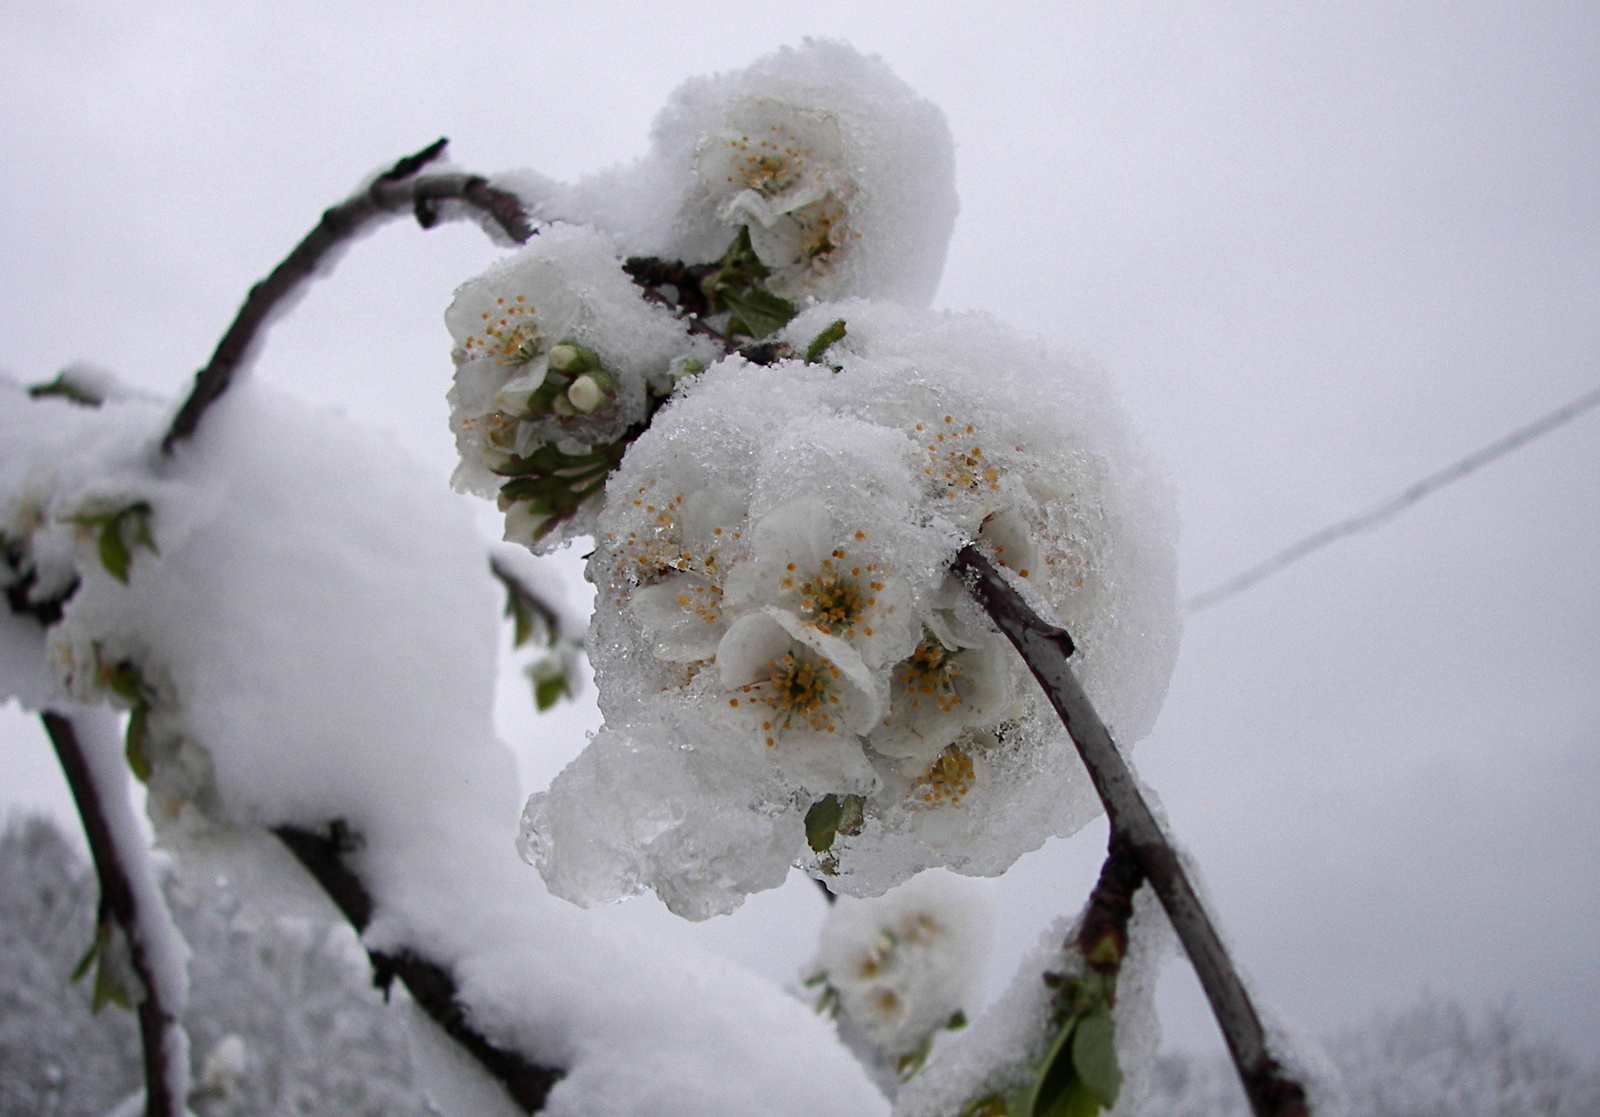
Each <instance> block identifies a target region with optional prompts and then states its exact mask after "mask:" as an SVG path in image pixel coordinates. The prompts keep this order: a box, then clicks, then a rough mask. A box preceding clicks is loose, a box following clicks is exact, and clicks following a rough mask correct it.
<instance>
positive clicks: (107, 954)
mask: <svg viewBox="0 0 1600 1117" xmlns="http://www.w3.org/2000/svg"><path fill="white" fill-rule="evenodd" d="M41 718H42V720H43V721H44V727H45V731H46V732H47V733H48V734H49V735H50V742H51V744H52V745H54V746H55V750H56V756H57V758H58V759H59V760H60V761H61V771H62V772H63V774H64V775H65V776H66V779H67V785H68V786H69V787H70V788H71V790H72V797H73V800H74V802H75V803H76V804H77V808H78V815H79V817H80V818H81V819H82V820H83V832H84V837H85V838H86V839H87V840H88V843H89V852H90V854H91V855H92V856H93V858H94V865H95V872H96V874H97V875H98V877H99V880H100V910H101V916H100V929H99V931H98V932H97V934H96V938H95V945H94V946H93V947H91V949H90V953H89V954H88V955H86V956H85V958H84V963H83V966H82V967H80V968H86V967H87V965H88V964H90V963H93V964H95V965H96V967H97V973H96V975H95V983H96V992H95V1000H96V1004H97V1005H98V1004H100V1003H103V1001H102V995H104V997H107V998H109V999H114V1000H132V1001H134V1002H136V1003H135V1005H134V1006H133V1007H134V1008H135V1011H136V1013H137V1015H138V1018H139V1039H140V1041H141V1043H142V1045H143V1048H144V1078H145V1109H144V1112H145V1114H146V1117H181V1115H182V1114H184V1113H185V1112H186V1111H187V1106H186V1102H185V1099H186V1095H187V1093H188V1083H189V1040H188V1037H187V1035H186V1034H185V1033H184V1030H183V1025H182V1024H181V1023H180V1022H179V1019H178V1016H179V1013H180V1012H181V1011H182V1009H183V1003H184V1001H185V1000H186V993H187V989H186V987H185V986H186V982H185V966H186V965H187V958H188V947H187V946H186V945H185V944H184V942H183V939H182V937H181V936H180V935H179V932H178V930H177V927H176V926H175V925H174V924H173V922H172V917H171V914H170V913H169V912H168V911H167V908H166V905H165V903H164V902H163V900H162V898H161V892H160V889H159V888H158V887H157V885H156V879H155V872H154V870H153V868H152V866H151V864H150V859H149V855H148V853H147V851H146V849H145V845H144V839H143V836H142V835H141V834H140V833H139V830H138V827H137V825H136V824H135V822H134V816H133V808H132V805H131V804H130V803H129V801H128V794H127V790H128V789H127V782H128V777H127V770H126V769H125V768H124V766H123V764H122V758H121V756H120V751H121V750H120V749H118V748H117V747H116V745H117V737H118V734H117V732H116V726H115V720H114V719H115V715H113V714H112V713H111V712H110V711H109V710H93V711H82V712H80V713H77V714H75V715H73V716H72V717H68V716H67V715H65V714H61V713H58V712H56V711H54V710H46V711H44V713H43V714H42V715H41ZM124 967H126V969H128V970H131V971H132V974H131V976H132V977H133V979H134V982H133V984H136V986H137V987H136V988H134V989H128V988H126V987H124V986H123V985H122V983H121V981H120V980H119V977H120V976H121V975H119V974H118V973H117V971H118V970H120V969H123V968H124Z"/></svg>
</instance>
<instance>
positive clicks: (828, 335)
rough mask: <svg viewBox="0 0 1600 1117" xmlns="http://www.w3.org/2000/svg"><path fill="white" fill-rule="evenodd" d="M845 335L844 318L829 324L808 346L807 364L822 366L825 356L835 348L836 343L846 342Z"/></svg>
mask: <svg viewBox="0 0 1600 1117" xmlns="http://www.w3.org/2000/svg"><path fill="white" fill-rule="evenodd" d="M844 333H845V330H844V319H843V318H836V319H834V320H833V321H832V322H831V323H829V324H828V326H827V328H825V329H824V330H823V331H822V332H821V333H820V334H818V335H817V336H816V337H814V338H812V339H811V344H810V345H808V346H806V364H808V365H815V364H820V363H821V362H822V356H823V354H824V353H826V352H827V351H828V350H829V349H831V348H833V345H834V343H835V342H838V341H843V340H844Z"/></svg>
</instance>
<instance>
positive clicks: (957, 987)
mask: <svg viewBox="0 0 1600 1117" xmlns="http://www.w3.org/2000/svg"><path fill="white" fill-rule="evenodd" d="M988 914H989V913H988V909H987V907H986V906H985V903H984V896H983V894H982V886H981V885H979V884H977V883H976V882H970V881H963V880H961V879H960V878H958V877H951V876H946V875H939V874H929V875H926V876H922V877H919V878H917V879H916V880H914V881H911V882H908V883H906V884H903V885H901V886H900V887H898V888H895V889H892V890H891V891H890V892H888V893H887V894H885V895H883V896H880V897H876V898H874V899H870V900H854V899H851V898H849V897H845V898H843V899H841V900H839V901H838V902H837V903H835V904H834V905H833V907H832V908H831V909H830V910H829V912H828V919H827V922H826V923H824V924H823V927H822V933H821V936H820V939H819V942H818V948H817V957H816V959H815V961H814V962H813V963H812V964H811V967H810V969H809V971H808V973H807V976H806V978H805V986H806V988H808V989H813V990H816V992H817V1000H816V1007H817V1010H818V1011H819V1012H826V1013H828V1014H830V1015H831V1016H833V1018H834V1020H835V1021H836V1022H837V1024H838V1026H839V1033H840V1037H841V1038H842V1039H844V1040H845V1042H846V1043H847V1044H848V1045H849V1046H850V1047H851V1048H852V1049H854V1050H855V1052H856V1054H857V1055H858V1057H860V1058H861V1059H862V1061H863V1062H864V1063H865V1064H866V1065H867V1067H868V1068H869V1069H870V1070H872V1071H875V1072H877V1073H878V1075H879V1076H880V1077H881V1078H882V1079H884V1080H885V1085H887V1086H889V1087H890V1089H891V1090H892V1089H893V1088H894V1086H895V1085H897V1084H898V1082H900V1081H903V1080H905V1079H907V1078H909V1077H911V1075H913V1074H915V1073H916V1071H917V1070H918V1069H920V1067H921V1066H922V1064H923V1062H924V1061H925V1060H926V1058H927V1056H928V1054H929V1051H930V1050H931V1049H932V1047H933V1044H934V1041H935V1039H936V1038H937V1037H938V1035H939V1033H941V1032H942V1031H945V1030H947V1029H949V1030H953V1029H956V1028H960V1027H962V1026H964V1024H965V1020H966V1009H967V1008H968V1007H970V1006H969V1004H968V998H969V996H970V994H971V993H972V991H973V990H972V988H971V984H972V979H973V977H974V976H975V975H976V974H977V973H978V972H980V971H981V969H982V967H983V961H984V953H985V949H986V946H987V937H988Z"/></svg>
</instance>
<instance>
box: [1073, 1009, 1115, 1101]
mask: <svg viewBox="0 0 1600 1117" xmlns="http://www.w3.org/2000/svg"><path fill="white" fill-rule="evenodd" d="M1072 1065H1073V1068H1074V1069H1075V1070H1077V1072H1078V1081H1079V1082H1081V1083H1082V1084H1083V1087H1084V1089H1086V1090H1088V1091H1089V1092H1090V1093H1091V1094H1093V1095H1094V1096H1095V1097H1096V1098H1098V1099H1099V1101H1100V1104H1101V1105H1104V1106H1105V1107H1106V1108H1107V1109H1110V1108H1111V1107H1112V1106H1114V1105H1116V1104H1117V1094H1118V1092H1119V1091H1121V1089H1122V1071H1121V1069H1120V1068H1119V1067H1118V1066H1117V1048H1116V1044H1115V1042H1113V1036H1112V1027H1111V1013H1110V1012H1108V1011H1107V1010H1106V1008H1105V1007H1104V1006H1101V1007H1100V1008H1097V1009H1096V1010H1095V1011H1094V1012H1091V1013H1090V1014H1089V1015H1088V1016H1085V1017H1084V1018H1083V1019H1082V1020H1080V1021H1079V1022H1078V1027H1077V1030H1076V1032H1075V1033H1074V1034H1073V1037H1072Z"/></svg>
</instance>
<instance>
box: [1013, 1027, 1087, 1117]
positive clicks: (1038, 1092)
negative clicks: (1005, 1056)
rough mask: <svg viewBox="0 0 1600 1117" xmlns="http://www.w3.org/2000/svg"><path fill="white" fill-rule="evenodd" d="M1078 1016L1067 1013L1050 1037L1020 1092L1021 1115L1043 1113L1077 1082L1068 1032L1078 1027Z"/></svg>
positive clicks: (1042, 1115)
mask: <svg viewBox="0 0 1600 1117" xmlns="http://www.w3.org/2000/svg"><path fill="white" fill-rule="evenodd" d="M1079 1019H1081V1018H1080V1017H1079V1016H1078V1014H1077V1013H1073V1014H1072V1015H1071V1016H1068V1017H1067V1019H1066V1021H1065V1022H1064V1023H1063V1024H1062V1025H1061V1028H1060V1030H1059V1031H1057V1032H1056V1038H1055V1039H1053V1040H1051V1041H1050V1047H1049V1048H1048V1049H1047V1050H1046V1051H1045V1055H1044V1058H1043V1059H1042V1060H1040V1062H1039V1070H1038V1073H1037V1074H1035V1076H1034V1079H1033V1085H1032V1086H1031V1087H1030V1088H1029V1089H1028V1090H1027V1092H1026V1093H1025V1094H1024V1095H1023V1104H1022V1108H1021V1117H1045V1115H1046V1114H1048V1113H1050V1112H1051V1111H1052V1110H1053V1108H1054V1106H1055V1103H1056V1102H1057V1101H1059V1100H1061V1099H1062V1098H1063V1097H1064V1096H1065V1095H1066V1093H1067V1091H1068V1090H1069V1089H1070V1088H1071V1087H1072V1085H1073V1084H1074V1083H1075V1082H1077V1080H1078V1071H1077V1068H1076V1067H1074V1066H1073V1065H1072V1034H1073V1033H1074V1032H1075V1031H1077V1029H1078V1021H1079Z"/></svg>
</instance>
